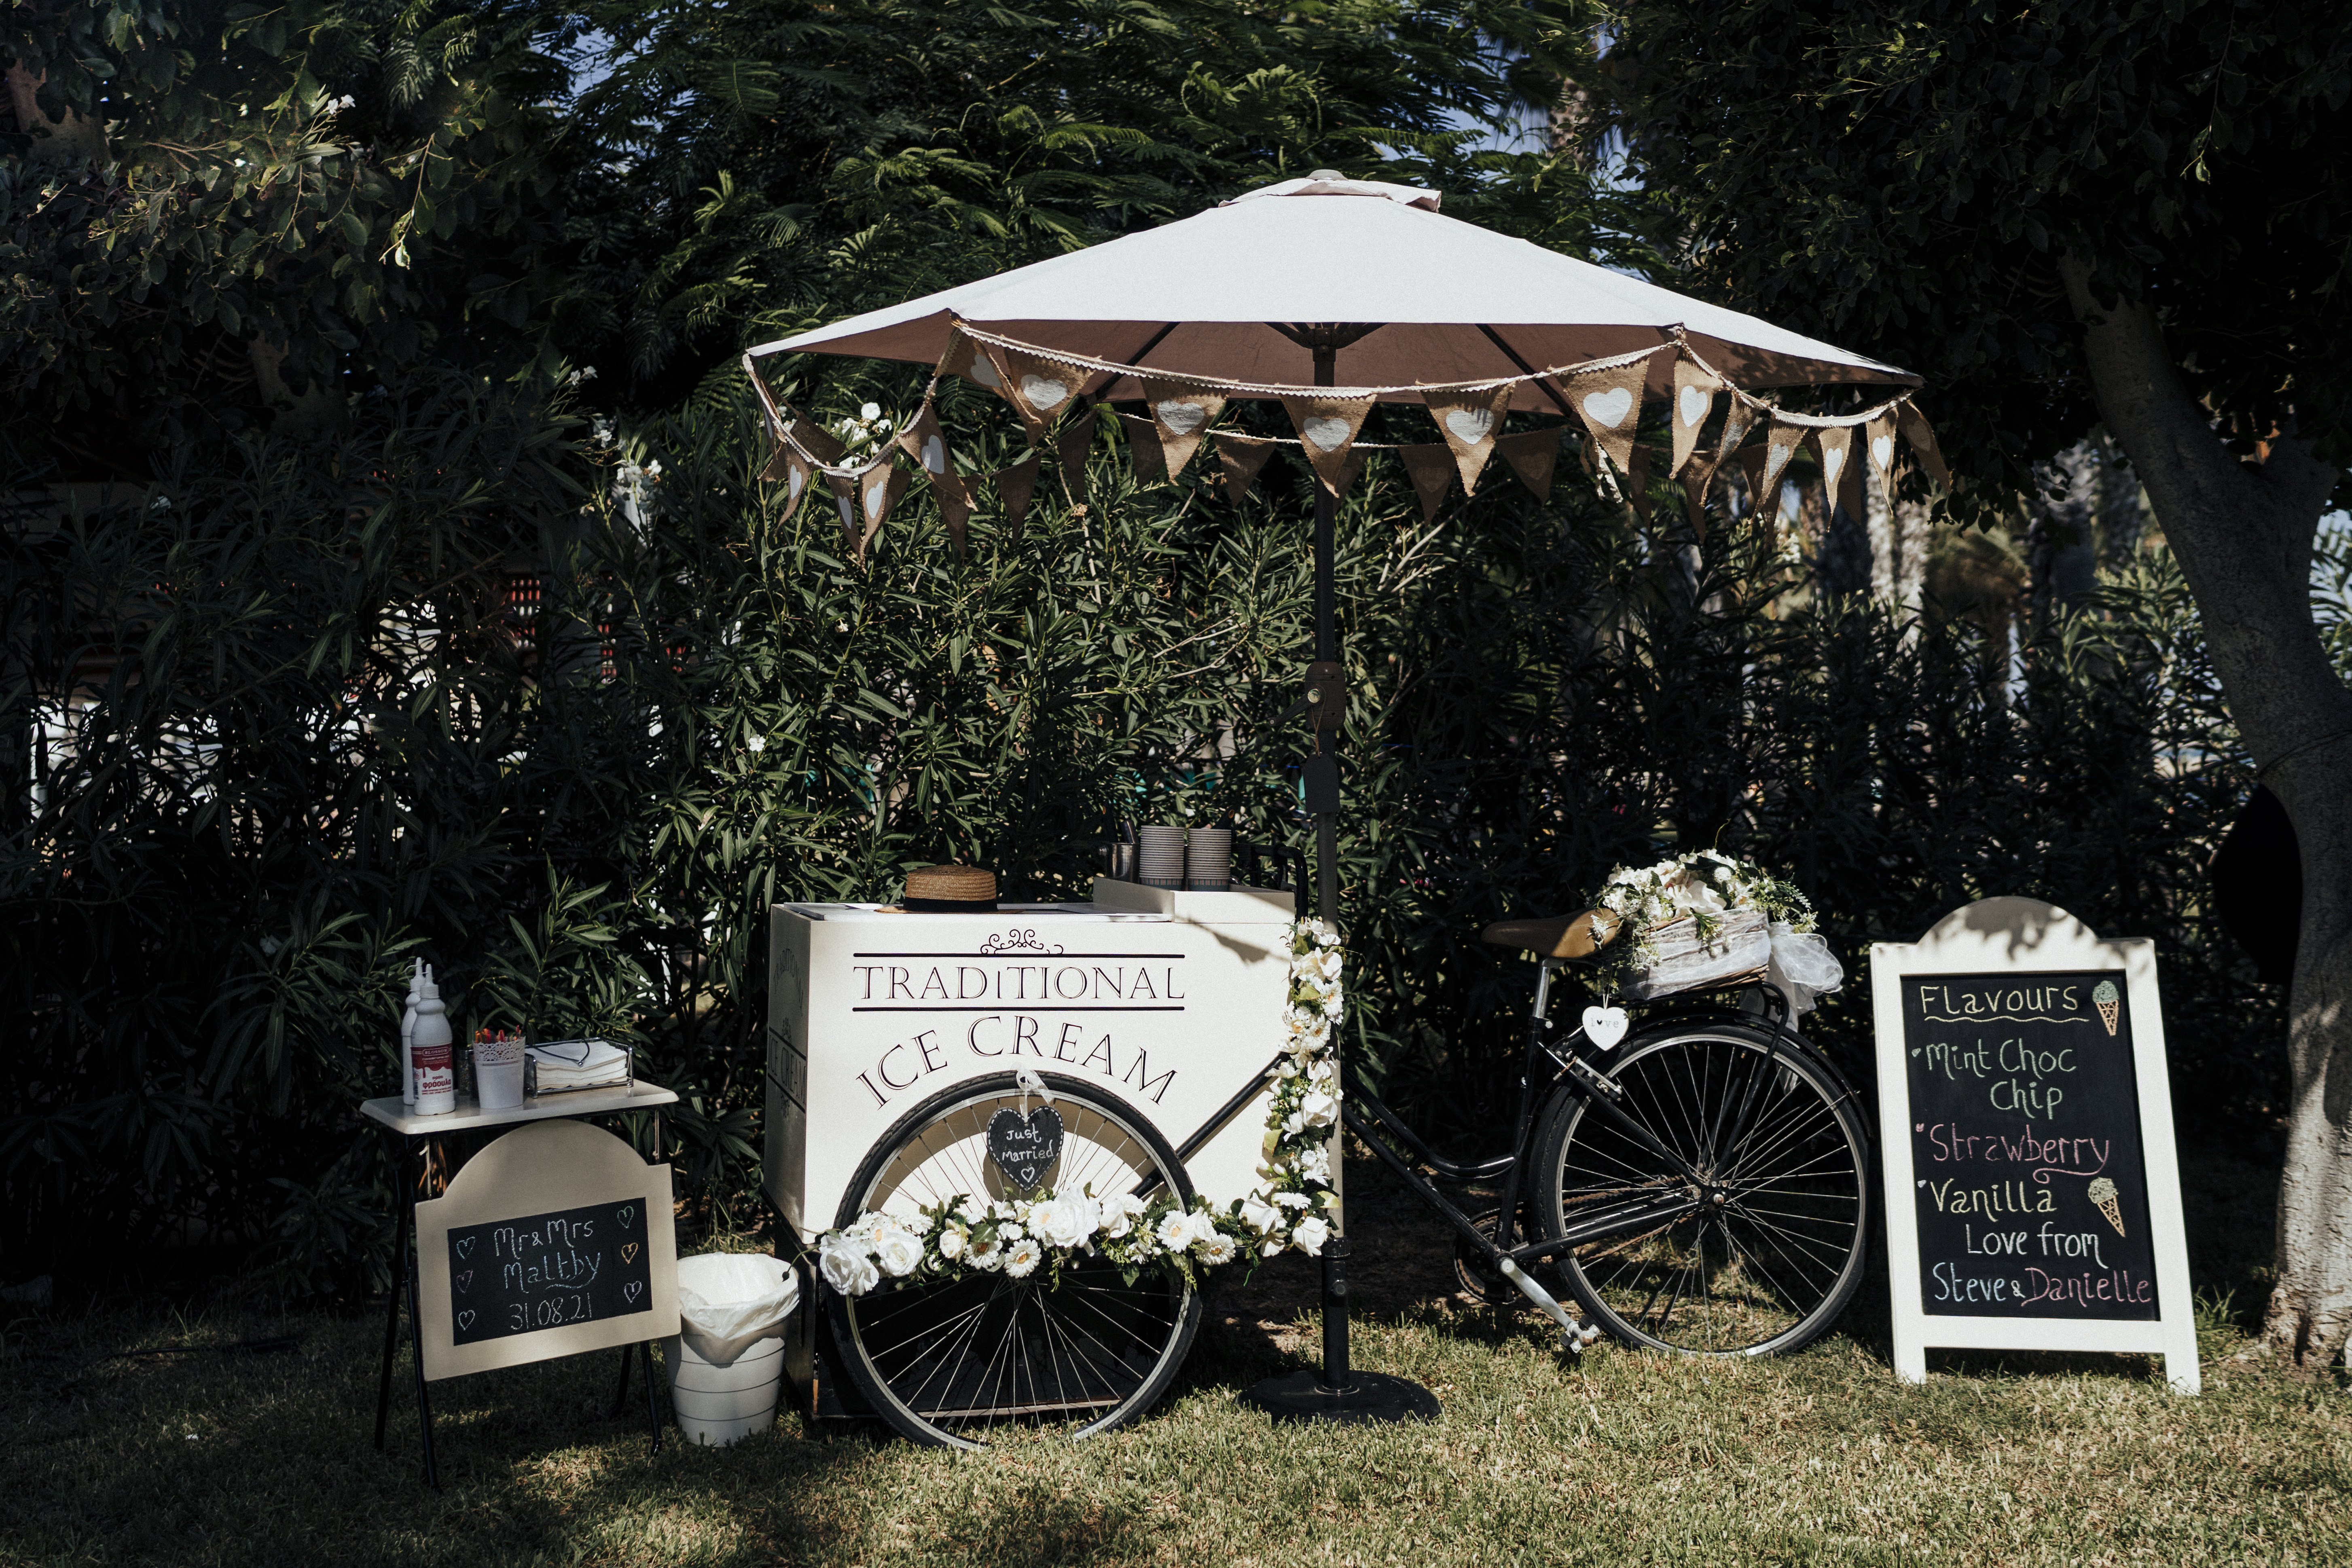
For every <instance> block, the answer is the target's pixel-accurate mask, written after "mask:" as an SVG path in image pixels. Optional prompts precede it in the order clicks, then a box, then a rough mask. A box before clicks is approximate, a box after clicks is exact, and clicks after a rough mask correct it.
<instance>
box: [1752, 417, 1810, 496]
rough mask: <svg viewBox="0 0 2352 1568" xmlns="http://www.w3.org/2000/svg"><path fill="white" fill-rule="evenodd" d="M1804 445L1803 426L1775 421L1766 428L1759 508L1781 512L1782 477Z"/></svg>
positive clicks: (1758, 492)
mask: <svg viewBox="0 0 2352 1568" xmlns="http://www.w3.org/2000/svg"><path fill="white" fill-rule="evenodd" d="M1804 444H1805V427H1804V426H1801V425H1784V424H1782V423H1781V422H1780V420H1778V419H1775V420H1773V421H1772V422H1771V423H1770V424H1769V425H1768V426H1765V427H1764V468H1763V470H1762V472H1760V473H1759V474H1758V475H1757V477H1756V500H1757V504H1758V505H1759V506H1765V505H1769V506H1770V507H1771V509H1772V510H1775V511H1778V510H1780V476H1781V475H1782V474H1783V473H1785V472H1787V471H1788V468H1789V459H1790V458H1793V457H1795V456H1796V455H1797V451H1798V448H1800V447H1802V446H1803V445H1804Z"/></svg>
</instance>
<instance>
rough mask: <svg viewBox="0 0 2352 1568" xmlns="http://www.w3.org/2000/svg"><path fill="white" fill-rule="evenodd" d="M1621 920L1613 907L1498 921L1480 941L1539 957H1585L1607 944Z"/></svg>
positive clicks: (1613, 936)
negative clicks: (1610, 908)
mask: <svg viewBox="0 0 2352 1568" xmlns="http://www.w3.org/2000/svg"><path fill="white" fill-rule="evenodd" d="M1622 923H1623V922H1622V921H1621V920H1620V919H1619V918H1618V916H1617V914H1616V912H1615V911H1614V910H1578V911H1577V912H1576V913H1574V914H1572V915H1552V916H1550V917H1549V918H1548V919H1545V920H1539V921H1496V922H1495V923H1494V924H1493V925H1490V926H1488V927H1487V928H1486V930H1485V931H1480V932H1479V933H1478V940H1479V941H1481V942H1493V943H1494V944H1495V945H1496V947H1516V948H1518V949H1520V950H1521V951H1522V952H1532V953H1534V954H1535V955H1536V956H1537V957H1538V958H1585V957H1589V956H1590V955H1591V954H1592V953H1595V952H1600V951H1601V949H1602V948H1604V947H1607V946H1608V945H1609V943H1610V942H1611V941H1612V939H1614V938H1615V936H1616V935H1617V928H1618V927H1619V926H1620V925H1622Z"/></svg>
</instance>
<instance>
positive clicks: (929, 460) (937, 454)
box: [923, 436, 948, 474]
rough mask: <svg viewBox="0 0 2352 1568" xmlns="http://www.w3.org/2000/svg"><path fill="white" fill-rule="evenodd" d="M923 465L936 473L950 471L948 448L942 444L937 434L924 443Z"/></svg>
mask: <svg viewBox="0 0 2352 1568" xmlns="http://www.w3.org/2000/svg"><path fill="white" fill-rule="evenodd" d="M923 467H924V468H927V469H929V471H930V472H932V473H935V474H944V473H946V472H947V471H948V449H947V448H946V447H942V446H940V438H939V437H937V436H934V437H930V438H929V440H927V441H925V442H924V443H923Z"/></svg>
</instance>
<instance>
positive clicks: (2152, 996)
mask: <svg viewBox="0 0 2352 1568" xmlns="http://www.w3.org/2000/svg"><path fill="white" fill-rule="evenodd" d="M2086 969H2120V970H2122V971H2123V972H2124V975H2125V982H2126V996H2127V998H2128V1000H2129V1004H2130V1011H2129V1016H2130V1019H2131V1026H2132V1058H2133V1066H2134V1068H2135V1076H2136V1077H2137V1079H2138V1090H2139V1131H2140V1151H2141V1156H2142V1158H2143V1159H2144V1160H2145V1161H2146V1162H2147V1214H2148V1228H2149V1232H2150V1240H2151V1245H2152V1247H2153V1251H2154V1256H2155V1260H2156V1286H2157V1297H2158V1310H2159V1311H2160V1312H2161V1314H2162V1315H2161V1316H2160V1317H2158V1318H2157V1319H2155V1320H2153V1321H2137V1322H2132V1321H2114V1320H2105V1321H2102V1320H2095V1319H2087V1320H2086V1319H2078V1318H2006V1317H2004V1318H1994V1317H1950V1316H1943V1315H1933V1316H1931V1315H1929V1314H1928V1313H1927V1311H1926V1310H1925V1302H1924V1301H1923V1300H1922V1299H1921V1292H1920V1286H1919V1220H1918V1211H1917V1208H1916V1202H1917V1194H1916V1191H1915V1190H1914V1182H1915V1179H1916V1178H1915V1177H1914V1174H1913V1166H1912V1153H1911V1140H1912V1123H1911V1103H1910V1101H1911V1093H1910V1076H1909V1070H1908V1067H1907V1063H1906V1057H1905V1054H1904V1049H1905V1040H1904V1033H1903V990H1902V986H1903V983H1904V982H1905V981H1906V979H1909V978H1911V977H1912V976H1915V975H1923V974H1973V973H1996V972H2000V973H2015V974H2030V973H2035V972H2038V971H2055V972H2063V971H2070V970H2086ZM1870 976H1871V987H1872V998H1873V1002H1874V1009H1875V1011H1874V1024H1875V1028H1876V1033H1877V1044H1878V1051H1877V1057H1878V1118H1879V1136H1878V1147H1879V1160H1880V1165H1881V1169H1882V1172H1883V1173H1884V1176H1885V1200H1886V1255H1887V1256H1886V1272H1887V1281H1888V1287H1889V1291H1890V1294H1891V1296H1892V1298H1893V1308H1894V1330H1895V1375H1896V1376H1897V1377H1899V1378H1901V1379H1903V1380H1904V1381H1905V1382H1906V1383H1925V1382H1926V1381H1927V1348H1928V1347H1929V1346H1930V1345H1936V1346H1951V1347H1968V1348H1972V1349H1980V1350H2052V1351H2119V1352H2140V1353H2148V1354H2155V1355H2160V1356H2162V1357H2163V1358H2164V1370H2165V1377H2166V1379H2167V1381H2168V1382H2169V1383H2170V1384H2172V1386H2173V1388H2174V1389H2175V1390H2177V1391H2179V1393H2182V1394H2195V1393H2197V1392H2198V1391H2199V1389H2200V1387H2201V1386H2202V1378H2201V1375H2200V1371H2199V1367H2198V1361H2197V1321H2196V1303H2195V1302H2194V1300H2192V1299H2191V1297H2190V1295H2189V1253H2188V1248H2187V1246H2186V1245H2185V1241H2184V1237H2183V1233H2182V1227H2181V1220H2180V1164H2179V1158H2178V1157H2177V1153H2176V1151H2175V1148H2174V1143H2173V1136H2172V1091H2171V1088H2170V1083H2169V1080H2168V1078H2167V1075H2166V1066H2165V1049H2164V1015H2163V1011H2162V1008H2161V1005H2160V1004H2159V1002H2158V997H2157V984H2156V944H2155V943H2154V942H2150V941H2148V940H2147V938H2145V937H2117V938H2102V937H2101V936H2100V935H2099V934H2098V933H2097V932H2096V931H2093V930H2092V929H2091V928H2090V927H2088V926H2086V925H2084V923H2083V922H2082V921H2078V920H2076V919H2075V918H2074V916H2073V915H2070V914H2068V913H2067V912H2066V911H2065V910H2062V909H2059V908H2058V907H2056V906H2055V905H2053V904H2045V903H2042V902H2041V901H2040V900H2034V899H2014V898H2000V899H1984V900H1979V901H1978V902H1976V903H1973V904H1969V905H1967V906H1965V907H1963V908H1961V909H1958V910H1953V911H1952V912H1951V913H1950V914H1948V915H1946V916H1945V917H1944V918H1943V919H1942V920H1940V921H1937V922H1936V924H1935V926H1934V927H1933V928H1931V929H1930V930H1929V931H1927V935H1925V936H1923V937H1921V938H1920V939H1919V941H1917V942H1874V943H1873V944H1872V945H1871V949H1870Z"/></svg>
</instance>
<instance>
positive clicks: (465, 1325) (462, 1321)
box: [457, 1311, 474, 1329]
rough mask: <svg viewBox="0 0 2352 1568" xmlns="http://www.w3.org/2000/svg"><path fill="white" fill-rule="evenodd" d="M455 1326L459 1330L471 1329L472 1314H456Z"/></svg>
mask: <svg viewBox="0 0 2352 1568" xmlns="http://www.w3.org/2000/svg"><path fill="white" fill-rule="evenodd" d="M457 1326H458V1327H459V1328H460V1329H470V1328H472V1327H473V1326H474V1314H473V1313H472V1312H470V1311H467V1312H460V1313H458V1314H457Z"/></svg>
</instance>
